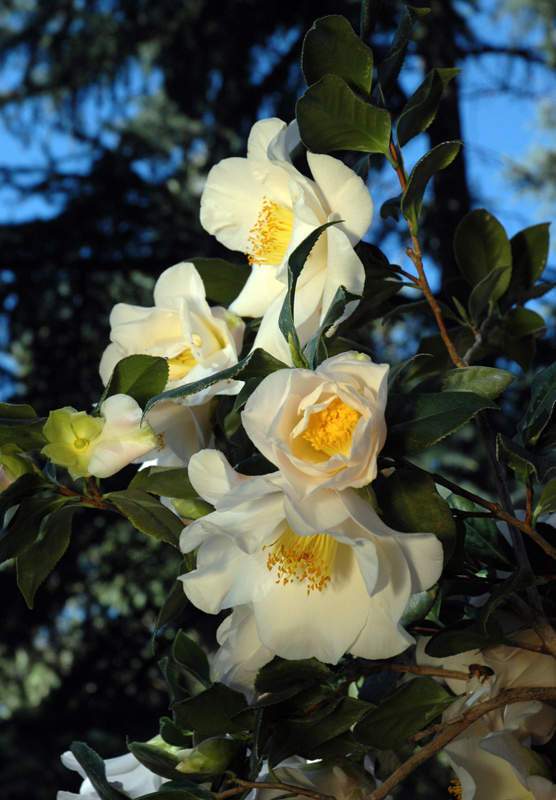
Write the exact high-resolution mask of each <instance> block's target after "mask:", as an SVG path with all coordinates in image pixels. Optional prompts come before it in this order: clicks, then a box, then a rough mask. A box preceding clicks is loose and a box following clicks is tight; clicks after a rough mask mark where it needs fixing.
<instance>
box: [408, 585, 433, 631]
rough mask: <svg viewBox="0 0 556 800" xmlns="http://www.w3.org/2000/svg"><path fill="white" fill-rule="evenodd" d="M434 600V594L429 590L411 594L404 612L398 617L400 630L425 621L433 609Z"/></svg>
mask: <svg viewBox="0 0 556 800" xmlns="http://www.w3.org/2000/svg"><path fill="white" fill-rule="evenodd" d="M435 600H436V592H435V591H434V590H431V589H429V591H428V592H416V593H415V594H411V595H410V596H409V600H408V601H407V605H406V607H405V609H404V612H403V614H402V615H401V617H400V625H401V626H402V628H407V626H408V625H412V624H413V623H414V622H419V620H422V619H425V617H426V616H427V614H428V613H429V611H430V610H431V608H432V607H433V605H434V601H435Z"/></svg>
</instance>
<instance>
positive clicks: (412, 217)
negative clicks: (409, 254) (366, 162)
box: [401, 142, 463, 235]
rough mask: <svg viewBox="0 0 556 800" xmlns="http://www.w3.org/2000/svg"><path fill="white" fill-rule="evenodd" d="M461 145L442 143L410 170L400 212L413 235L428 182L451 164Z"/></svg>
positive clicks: (459, 143)
mask: <svg viewBox="0 0 556 800" xmlns="http://www.w3.org/2000/svg"><path fill="white" fill-rule="evenodd" d="M462 144H463V142H442V144H437V145H436V147H433V149H432V150H430V151H429V152H428V153H426V154H425V155H424V156H423V158H421V159H420V160H419V161H418V162H417V163H416V164H415V166H414V167H413V169H412V170H411V175H410V176H409V179H408V181H407V185H406V187H405V190H404V193H403V196H402V202H401V210H402V214H403V215H404V217H405V218H406V219H407V221H408V222H409V225H410V227H411V232H412V233H413V234H414V235H415V234H416V233H417V230H418V219H419V215H420V213H421V208H422V206H423V197H424V194H425V189H426V188H427V184H428V182H429V181H430V179H431V178H432V177H433V175H435V174H436V173H437V172H439V171H440V170H441V169H444V168H445V167H447V166H448V165H449V164H451V163H452V161H453V160H454V158H455V157H456V156H457V154H458V153H459V150H460V147H461V146H462Z"/></svg>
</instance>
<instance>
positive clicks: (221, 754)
mask: <svg viewBox="0 0 556 800" xmlns="http://www.w3.org/2000/svg"><path fill="white" fill-rule="evenodd" d="M244 750H245V745H244V744H243V743H242V742H240V741H238V740H237V739H229V738H224V737H223V736H214V737H211V738H209V739H204V740H203V741H202V742H200V743H199V744H198V745H197V746H196V747H195V748H194V749H193V752H192V753H190V754H189V756H187V758H185V759H183V760H182V761H181V764H180V767H179V772H180V773H182V774H184V775H187V777H188V778H190V779H194V780H202V781H207V780H210V779H214V778H216V777H217V776H218V775H221V774H222V773H223V772H224V771H225V770H226V769H227V768H228V767H229V766H230V765H231V763H232V762H233V761H234V760H236V759H237V757H238V756H239V755H240V753H242V751H244Z"/></svg>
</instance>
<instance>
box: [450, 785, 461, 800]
mask: <svg viewBox="0 0 556 800" xmlns="http://www.w3.org/2000/svg"><path fill="white" fill-rule="evenodd" d="M448 793H449V794H451V795H453V796H454V797H455V798H456V800H461V783H460V782H459V781H450V785H449V786H448Z"/></svg>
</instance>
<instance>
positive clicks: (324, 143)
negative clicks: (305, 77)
mask: <svg viewBox="0 0 556 800" xmlns="http://www.w3.org/2000/svg"><path fill="white" fill-rule="evenodd" d="M296 117H297V122H298V125H299V133H300V136H301V140H302V142H303V144H304V145H305V147H307V149H308V150H311V151H312V152H313V153H330V152H331V151H333V150H357V151H360V152H363V153H382V154H383V155H385V156H386V157H387V158H389V159H390V158H391V156H390V149H389V148H390V135H391V126H390V114H389V113H388V111H386V110H385V109H384V108H378V107H377V106H374V105H371V104H370V103H368V102H366V101H365V100H362V99H361V98H360V97H359V96H358V95H357V94H355V93H354V92H353V91H352V89H350V88H349V86H348V85H347V83H346V82H345V81H343V80H342V79H341V78H338V77H337V76H336V75H327V76H326V77H324V78H321V79H320V80H319V81H318V82H317V83H315V84H313V85H312V86H310V87H309V88H308V89H307V91H306V92H305V94H303V96H302V97H300V98H299V100H298V101H297V106H296Z"/></svg>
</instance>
